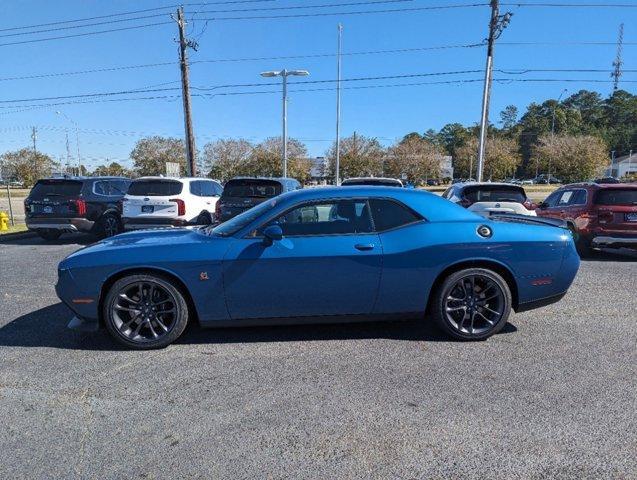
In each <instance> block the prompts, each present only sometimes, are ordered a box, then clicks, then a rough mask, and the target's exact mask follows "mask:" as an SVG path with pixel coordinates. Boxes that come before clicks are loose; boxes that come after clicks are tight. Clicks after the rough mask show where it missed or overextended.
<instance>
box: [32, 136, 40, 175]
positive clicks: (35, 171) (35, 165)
mask: <svg viewBox="0 0 637 480" xmlns="http://www.w3.org/2000/svg"><path fill="white" fill-rule="evenodd" d="M37 133H38V129H37V128H35V127H31V140H33V176H34V177H35V180H38V149H37V148H36V147H35V141H36V139H37Z"/></svg>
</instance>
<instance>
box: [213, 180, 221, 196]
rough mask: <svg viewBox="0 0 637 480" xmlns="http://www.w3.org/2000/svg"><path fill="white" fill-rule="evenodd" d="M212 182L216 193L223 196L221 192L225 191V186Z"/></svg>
mask: <svg viewBox="0 0 637 480" xmlns="http://www.w3.org/2000/svg"><path fill="white" fill-rule="evenodd" d="M212 184H213V185H214V188H215V195H218V196H221V194H222V193H223V187H222V186H221V185H219V184H218V183H216V182H212Z"/></svg>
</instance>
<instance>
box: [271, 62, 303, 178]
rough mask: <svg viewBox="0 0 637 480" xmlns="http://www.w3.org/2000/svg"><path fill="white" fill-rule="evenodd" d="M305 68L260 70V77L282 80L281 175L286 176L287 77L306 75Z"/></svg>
mask: <svg viewBox="0 0 637 480" xmlns="http://www.w3.org/2000/svg"><path fill="white" fill-rule="evenodd" d="M309 74H310V73H309V72H308V71H307V70H286V69H283V70H279V71H269V72H262V73H261V76H262V77H281V79H282V80H283V138H282V142H283V146H282V148H281V160H282V161H283V177H287V176H288V77H289V76H294V77H307V76H308V75H309Z"/></svg>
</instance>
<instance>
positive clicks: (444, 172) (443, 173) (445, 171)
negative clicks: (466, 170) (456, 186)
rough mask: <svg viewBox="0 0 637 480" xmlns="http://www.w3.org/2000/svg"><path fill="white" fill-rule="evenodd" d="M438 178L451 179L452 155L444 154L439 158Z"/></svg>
mask: <svg viewBox="0 0 637 480" xmlns="http://www.w3.org/2000/svg"><path fill="white" fill-rule="evenodd" d="M440 178H441V179H445V178H450V179H453V157H452V156H451V155H444V156H443V157H442V159H441V160H440Z"/></svg>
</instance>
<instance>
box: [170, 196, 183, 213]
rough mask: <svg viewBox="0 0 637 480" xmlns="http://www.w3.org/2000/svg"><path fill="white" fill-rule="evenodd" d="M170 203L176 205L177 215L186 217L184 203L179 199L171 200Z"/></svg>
mask: <svg viewBox="0 0 637 480" xmlns="http://www.w3.org/2000/svg"><path fill="white" fill-rule="evenodd" d="M170 201H171V202H175V203H176V204H177V215H179V216H180V217H181V216H182V215H186V203H185V202H184V201H183V200H182V199H181V198H171V199H170Z"/></svg>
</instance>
